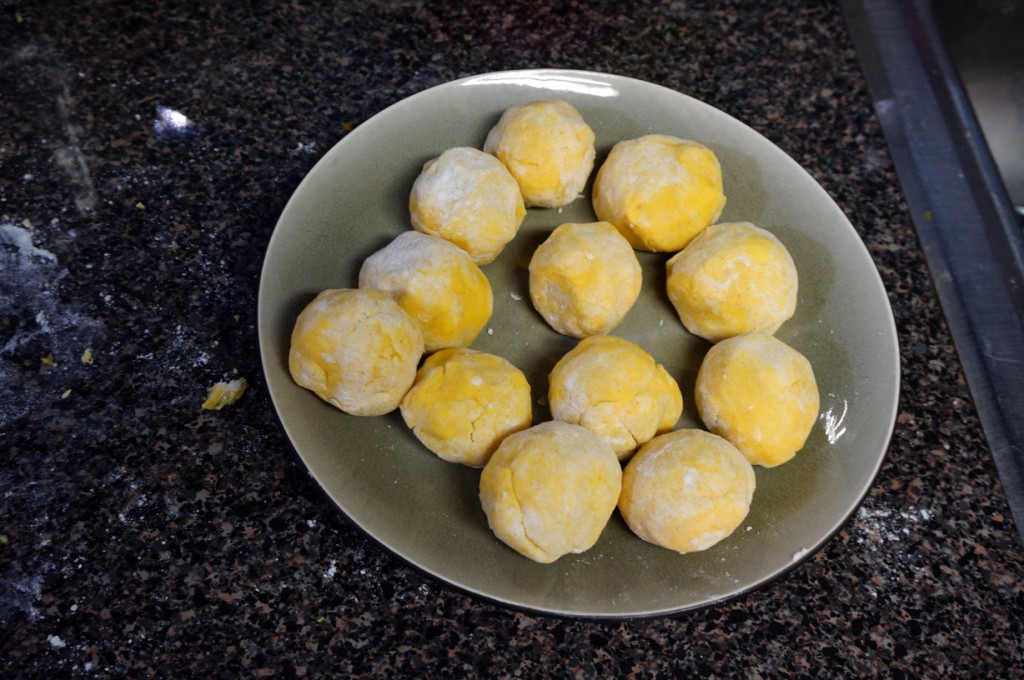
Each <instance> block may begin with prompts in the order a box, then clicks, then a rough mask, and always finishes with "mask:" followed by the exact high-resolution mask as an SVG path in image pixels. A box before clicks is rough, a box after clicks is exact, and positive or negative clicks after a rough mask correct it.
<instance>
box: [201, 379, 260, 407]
mask: <svg viewBox="0 0 1024 680" xmlns="http://www.w3.org/2000/svg"><path fill="white" fill-rule="evenodd" d="M248 386H249V383H248V382H247V381H246V379H245V378H237V379H235V380H232V381H230V382H218V383H215V384H214V385H213V386H212V387H210V390H209V391H208V392H207V393H206V401H205V402H203V408H204V409H206V410H208V411H219V410H221V409H222V408H224V407H225V406H230V405H231V404H234V403H235V402H236V401H238V400H239V399H241V397H242V395H243V394H244V393H245V389H246V388H247V387H248Z"/></svg>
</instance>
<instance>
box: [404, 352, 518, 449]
mask: <svg viewBox="0 0 1024 680" xmlns="http://www.w3.org/2000/svg"><path fill="white" fill-rule="evenodd" d="M401 411H402V418H403V419H404V420H405V423H406V425H408V426H409V427H410V428H411V429H412V431H413V433H414V434H415V435H416V438H417V439H419V440H420V441H421V442H422V443H423V445H424V446H426V447H427V448H428V449H430V450H431V451H433V452H434V453H435V454H437V455H438V456H439V457H440V458H442V459H444V460H447V461H449V462H453V463H461V464H463V465H470V466H480V465H484V464H486V463H487V461H488V460H489V459H490V457H491V455H492V454H493V453H494V450H495V449H496V448H498V444H499V443H500V442H501V440H502V439H504V438H505V437H506V436H508V435H510V434H512V433H513V432H518V431H520V430H524V429H526V428H528V427H530V425H531V424H532V423H533V411H532V403H531V401H530V384H529V383H528V382H527V380H526V376H525V375H523V373H522V371H520V370H519V369H518V368H516V367H515V366H513V365H512V364H511V363H509V362H508V361H506V360H505V359H503V358H501V357H498V356H495V355H493V354H486V353H484V352H479V351H476V350H472V349H468V348H452V349H444V350H441V351H439V352H436V353H434V354H432V355H430V356H429V357H427V359H426V361H424V362H423V366H421V367H420V369H419V371H418V372H417V373H416V380H415V382H414V383H413V386H412V389H410V390H409V392H408V393H407V394H406V395H405V398H404V399H403V400H402V405H401Z"/></svg>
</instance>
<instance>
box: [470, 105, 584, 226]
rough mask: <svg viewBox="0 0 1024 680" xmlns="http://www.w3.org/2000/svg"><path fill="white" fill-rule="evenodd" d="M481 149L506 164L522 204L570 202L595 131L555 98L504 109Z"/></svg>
mask: <svg viewBox="0 0 1024 680" xmlns="http://www.w3.org/2000/svg"><path fill="white" fill-rule="evenodd" d="M484 151H486V152H487V153H490V154H494V155H495V156H497V158H498V159H499V160H500V161H501V162H502V163H504V164H505V167H507V168H508V170H509V172H511V173H512V176H513V177H515V179H516V182H518V184H519V189H520V190H521V191H522V193H523V198H524V199H525V200H526V205H527V206H537V207H540V208H558V207H561V206H564V205H568V204H569V203H572V202H573V201H574V200H575V199H576V198H577V197H578V196H579V195H580V194H581V193H583V188H584V186H585V185H586V183H587V178H588V177H590V171H591V170H593V169H594V154H595V152H594V131H593V130H591V129H590V126H589V125H587V123H586V122H585V121H584V120H583V116H581V115H580V113H579V111H577V110H576V109H575V108H574V107H573V106H572V105H571V104H569V103H568V102H565V101H562V100H560V99H551V100H545V101H536V102H530V103H528V104H522V105H520V106H513V107H511V108H509V109H506V110H505V112H504V113H503V114H502V115H501V118H500V119H499V120H498V123H497V125H495V126H494V127H493V128H491V131H490V132H489V133H488V134H487V139H486V140H485V141H484Z"/></svg>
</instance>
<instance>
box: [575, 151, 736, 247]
mask: <svg viewBox="0 0 1024 680" xmlns="http://www.w3.org/2000/svg"><path fill="white" fill-rule="evenodd" d="M591 199H592V201H593V204H594V212H596V213H597V218H598V219H599V220H604V221H606V222H611V223H612V224H614V225H615V226H616V228H618V229H619V231H621V232H622V235H623V236H625V237H626V239H627V240H628V241H629V243H630V245H632V246H633V247H634V248H637V249H638V250H649V251H653V252H675V251H677V250H680V249H681V248H683V246H685V245H686V244H687V243H689V242H690V241H691V240H692V239H693V237H695V236H696V235H697V234H699V233H700V232H701V231H702V230H703V229H704V228H706V227H707V226H708V225H709V224H711V223H712V222H714V221H715V220H717V219H718V217H719V215H721V214H722V210H723V208H724V207H725V193H724V192H723V189H722V170H721V167H720V166H719V164H718V158H717V157H716V156H715V154H714V152H712V151H711V149H709V148H707V147H706V146H704V145H703V144H700V143H698V142H694V141H691V140H687V139H679V138H676V137H672V136H669V135H658V134H653V135H645V136H643V137H638V138H637V139H629V140H624V141H621V142H618V143H617V144H615V146H613V147H612V150H611V151H610V152H609V154H608V158H607V159H606V160H605V161H604V163H603V164H602V165H601V167H600V169H598V171H597V176H596V177H595V179H594V188H593V192H592V197H591Z"/></svg>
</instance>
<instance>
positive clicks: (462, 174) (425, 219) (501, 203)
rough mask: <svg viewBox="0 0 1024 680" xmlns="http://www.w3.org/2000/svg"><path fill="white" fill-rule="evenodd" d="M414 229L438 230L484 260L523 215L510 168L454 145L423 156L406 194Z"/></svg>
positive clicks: (497, 251) (498, 248)
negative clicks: (430, 157) (424, 159)
mask: <svg viewBox="0 0 1024 680" xmlns="http://www.w3.org/2000/svg"><path fill="white" fill-rule="evenodd" d="M409 215H410V219H411V221H412V226H413V229H415V230H416V231H419V232H422V233H424V234H430V235H432V236H439V237H441V238H443V239H445V240H446V241H450V242H452V243H454V244H455V245H457V246H458V247H460V248H462V249H463V250H465V251H466V252H467V253H469V256H470V257H471V258H473V261H474V262H476V263H477V264H487V263H489V262H492V261H494V259H495V258H496V257H497V256H498V255H499V254H500V253H501V251H502V250H503V249H504V248H505V246H506V245H507V244H508V242H509V241H511V240H512V239H513V238H515V235H516V233H517V232H518V231H519V226H520V225H521V224H522V222H523V217H525V215H526V206H525V204H524V203H523V195H522V193H520V191H519V185H518V184H516V181H515V179H514V178H513V177H512V175H511V174H509V171H508V168H506V167H505V166H504V164H502V163H501V161H499V160H498V159H496V158H495V157H494V156H492V155H490V154H488V153H484V152H483V151H480V150H478V149H471V148H469V147H456V148H453V149H448V150H447V151H445V152H444V153H442V154H441V155H440V156H438V157H437V158H435V159H433V160H430V161H427V163H426V164H425V165H424V166H423V170H422V171H421V172H420V174H419V176H418V177H417V178H416V181H415V182H414V183H413V185H412V192H411V193H410V195H409Z"/></svg>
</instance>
